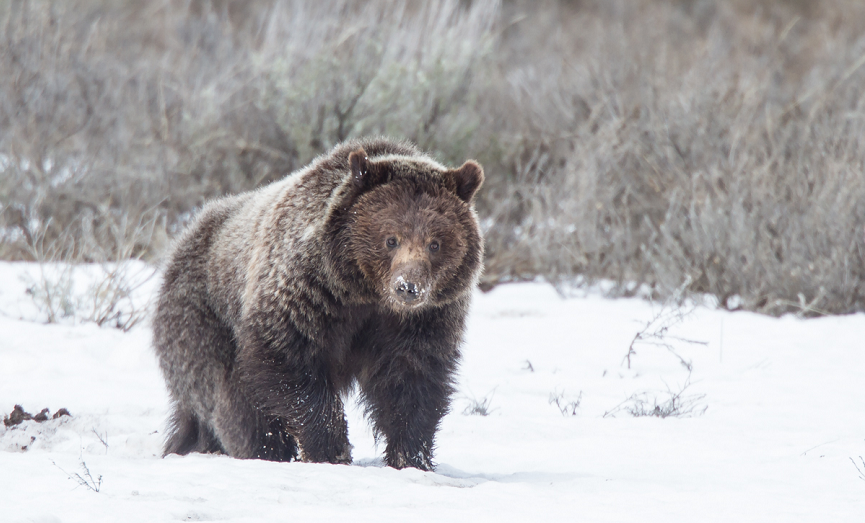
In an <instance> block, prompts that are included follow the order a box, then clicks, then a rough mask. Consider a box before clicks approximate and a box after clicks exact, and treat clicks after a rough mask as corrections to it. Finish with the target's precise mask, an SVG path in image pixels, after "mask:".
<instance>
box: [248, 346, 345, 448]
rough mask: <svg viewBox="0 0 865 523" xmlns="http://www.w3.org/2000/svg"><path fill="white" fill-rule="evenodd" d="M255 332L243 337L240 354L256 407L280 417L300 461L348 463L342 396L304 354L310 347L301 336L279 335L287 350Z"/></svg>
mask: <svg viewBox="0 0 865 523" xmlns="http://www.w3.org/2000/svg"><path fill="white" fill-rule="evenodd" d="M260 332H261V331H258V332H254V333H252V334H251V335H250V336H249V337H248V338H246V344H245V347H244V349H243V350H242V351H241V358H240V365H241V366H242V374H243V376H244V382H245V386H246V390H247V391H248V393H249V395H250V397H251V398H252V399H253V402H254V403H255V405H256V407H257V408H258V409H260V410H261V412H263V413H265V414H266V415H267V416H269V417H270V418H278V419H280V420H282V422H283V423H284V426H285V427H286V430H287V431H288V432H289V433H290V434H291V436H293V437H294V439H295V440H296V441H297V445H298V447H299V451H300V459H301V460H302V461H306V462H314V463H325V462H326V463H351V445H350V444H349V442H348V424H347V423H346V420H345V412H344V408H343V404H342V400H341V399H340V397H339V394H338V391H337V390H336V388H335V387H334V385H333V384H332V383H331V382H330V379H329V378H328V374H327V372H325V366H324V364H317V363H316V362H315V361H314V358H313V357H311V356H309V355H310V354H311V353H313V352H314V351H313V350H312V349H310V348H308V347H304V346H303V340H302V339H301V338H300V337H297V336H284V337H283V338H282V339H283V340H285V341H288V343H286V344H287V345H288V347H290V348H282V349H276V348H274V347H273V346H272V345H269V344H267V343H265V342H264V340H263V339H262V338H261V337H260ZM292 342H293V343H292ZM301 358H304V359H303V360H302V361H300V359H301ZM309 360H312V361H309Z"/></svg>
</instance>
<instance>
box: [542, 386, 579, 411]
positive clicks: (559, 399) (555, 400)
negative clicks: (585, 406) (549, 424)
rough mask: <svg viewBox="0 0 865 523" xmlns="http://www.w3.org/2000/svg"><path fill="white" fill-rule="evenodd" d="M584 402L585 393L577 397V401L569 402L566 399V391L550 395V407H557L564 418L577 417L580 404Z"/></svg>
mask: <svg viewBox="0 0 865 523" xmlns="http://www.w3.org/2000/svg"><path fill="white" fill-rule="evenodd" d="M582 401H583V391H580V393H579V394H578V395H577V399H575V400H570V401H569V400H568V399H567V398H566V397H565V391H562V392H558V393H557V392H551V393H550V401H549V403H550V405H555V406H556V408H558V409H559V412H561V413H562V416H576V415H577V410H578V409H579V408H580V402H582Z"/></svg>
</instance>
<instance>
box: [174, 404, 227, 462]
mask: <svg viewBox="0 0 865 523" xmlns="http://www.w3.org/2000/svg"><path fill="white" fill-rule="evenodd" d="M190 452H206V453H209V452H220V453H221V452H224V451H223V449H222V447H221V446H220V445H219V441H218V440H217V439H216V437H215V436H214V434H213V431H211V430H210V427H207V426H206V425H205V424H203V423H201V421H199V420H198V418H197V417H196V416H195V414H193V413H192V412H191V411H189V410H187V409H184V408H181V407H175V409H174V413H173V414H172V415H171V420H170V421H169V423H168V435H167V437H166V438H165V447H164V449H163V453H162V455H163V456H167V455H168V454H180V455H185V454H189V453H190Z"/></svg>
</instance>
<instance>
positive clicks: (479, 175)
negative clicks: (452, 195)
mask: <svg viewBox="0 0 865 523" xmlns="http://www.w3.org/2000/svg"><path fill="white" fill-rule="evenodd" d="M445 177H446V178H447V179H449V180H450V181H451V182H452V183H453V185H454V192H456V194H457V197H459V199H460V200H462V201H464V202H466V203H471V201H472V198H474V196H475V193H476V192H477V191H478V189H479V188H480V186H481V184H482V183H484V169H483V167H481V165H480V164H479V163H478V162H476V161H474V160H468V161H467V162H466V163H464V164H462V166H461V167H460V168H459V169H452V170H450V171H447V172H446V173H445Z"/></svg>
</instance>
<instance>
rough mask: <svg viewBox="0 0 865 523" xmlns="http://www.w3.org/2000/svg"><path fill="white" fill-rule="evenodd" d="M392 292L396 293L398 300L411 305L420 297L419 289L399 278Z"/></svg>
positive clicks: (415, 285)
mask: <svg viewBox="0 0 865 523" xmlns="http://www.w3.org/2000/svg"><path fill="white" fill-rule="evenodd" d="M394 292H396V295H397V297H398V298H399V299H401V300H402V301H404V302H406V303H411V302H413V301H415V300H416V299H418V298H419V297H420V287H418V285H417V284H415V283H412V282H410V281H405V280H403V279H402V278H399V281H398V282H397V284H396V287H394Z"/></svg>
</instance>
